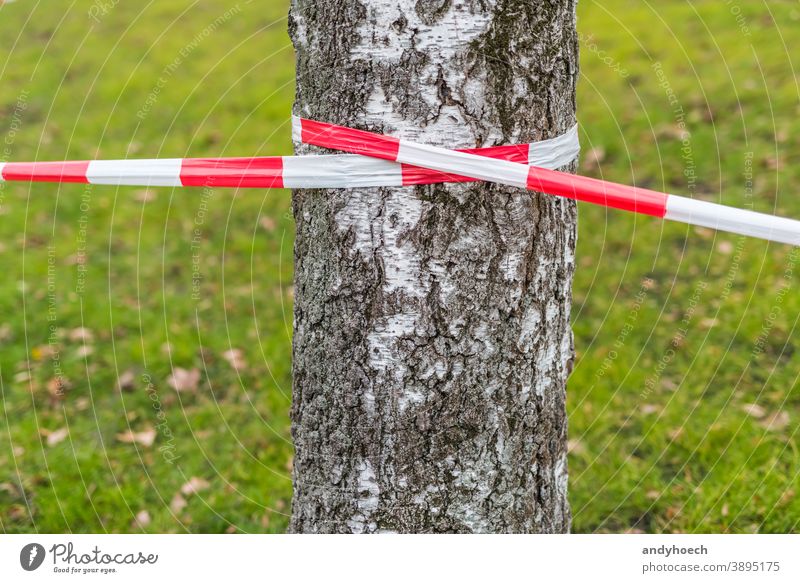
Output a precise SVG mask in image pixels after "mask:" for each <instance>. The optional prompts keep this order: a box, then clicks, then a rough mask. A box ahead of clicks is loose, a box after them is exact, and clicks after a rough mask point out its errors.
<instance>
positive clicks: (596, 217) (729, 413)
mask: <svg viewBox="0 0 800 583" xmlns="http://www.w3.org/2000/svg"><path fill="white" fill-rule="evenodd" d="M751 4H752V5H751ZM92 6H98V5H93V4H92V3H91V2H87V1H81V2H69V1H66V0H50V1H49V2H47V3H45V2H37V1H35V0H20V1H18V2H16V3H13V4H9V5H6V6H3V7H2V9H0V55H3V57H2V58H0V134H2V138H1V139H0V154H3V149H4V148H6V147H7V148H8V152H6V153H5V154H3V155H2V158H8V159H10V160H31V159H42V160H44V159H49V160H57V159H81V158H93V157H104V158H117V157H125V156H136V157H151V156H152V157H155V156H174V157H181V156H204V155H208V156H217V155H220V156H225V155H270V154H279V153H287V151H288V150H287V148H288V144H289V129H288V125H287V120H288V115H289V111H290V105H291V100H292V96H293V85H292V79H293V74H294V73H293V56H292V51H291V46H290V44H289V41H288V38H287V35H286V32H285V28H286V19H285V13H286V10H287V8H286V6H285V3H284V2H267V3H252V4H247V3H240V4H238V5H230V4H227V3H221V2H219V3H214V2H208V3H199V2H189V1H187V0H160V1H159V2H150V3H148V4H145V5H142V4H135V3H120V4H118V5H116V6H113V7H111V8H110V9H109V10H108V11H107V13H106V14H97V12H96V11H97V9H96V8H95V9H94V10H95V12H94V14H96V15H97V16H98V20H99V22H95V21H94V20H93V19H91V18H90V17H89V11H90V10H91V9H92ZM231 6H233V9H232V10H231ZM738 9H739V8H737V10H738ZM740 9H741V10H742V18H743V20H741V23H744V24H745V25H746V26H747V27H748V29H749V36H746V35H745V34H743V32H742V30H741V29H740V23H737V18H736V15H734V14H733V13H732V10H731V6H728V5H726V4H725V3H718V2H701V3H693V4H690V3H686V2H682V1H681V2H679V1H671V2H661V3H658V4H657V5H656V4H654V5H652V6H648V5H647V4H645V3H642V4H640V5H637V6H636V7H635V8H633V9H632V8H631V7H630V4H629V3H625V2H622V1H621V0H613V1H611V0H606V1H604V2H602V3H596V2H592V1H587V2H582V3H581V5H580V8H579V30H580V31H581V35H582V38H583V40H582V43H581V44H582V51H583V53H582V80H581V86H580V94H579V115H580V120H581V124H582V127H581V130H582V134H581V136H582V141H583V144H584V152H585V153H588V152H589V151H590V150H592V149H593V148H594V149H595V150H594V152H595V154H597V156H598V157H599V158H600V159H601V160H602V162H601V164H600V168H602V172H601V171H600V169H599V168H598V167H595V166H592V165H590V164H586V166H585V168H584V170H583V172H584V173H587V174H593V175H598V176H600V175H602V176H603V177H606V178H609V179H612V180H617V181H622V182H629V183H636V184H637V185H641V186H647V187H651V188H656V189H666V190H669V191H673V192H678V193H690V194H693V195H694V196H697V197H700V198H704V199H708V200H717V201H721V202H724V203H727V204H732V205H752V206H753V207H754V208H756V209H757V210H762V211H767V212H772V211H773V210H775V211H778V212H779V213H782V214H785V215H789V216H800V200H798V199H797V198H796V197H794V196H793V190H794V188H793V186H794V185H795V184H797V183H798V178H800V177H799V176H798V172H799V171H798V169H797V166H798V165H797V164H796V162H797V161H798V157H800V156H799V155H800V146H798V142H797V140H796V139H795V136H796V135H797V130H798V125H800V122H798V120H797V112H798V86H797V83H796V81H795V75H794V71H793V68H792V67H793V63H792V62H791V60H790V57H791V51H790V49H789V48H787V47H794V46H797V45H798V43H800V28H798V26H797V25H796V21H797V20H798V18H800V11H799V10H798V9H797V8H794V7H793V6H791V5H789V4H777V3H775V4H772V5H771V10H772V11H773V15H770V14H769V12H768V11H767V8H765V7H764V6H763V5H761V6H756V5H755V3H748V4H745V3H741V5H740ZM228 10H231V12H230V13H229V14H228V16H227V17H226V16H225V13H226V11H228ZM215 21H216V22H217V24H213V23H214V22H215ZM776 23H780V24H776ZM209 26H211V27H212V28H213V30H209V31H208V33H207V34H205V33H203V30H204V29H206V28H207V27H209ZM778 32H780V35H779V34H778ZM197 35H199V36H198V37H197V38H198V40H197V42H196V43H193V39H194V38H195V37H196V36H197ZM590 35H593V36H590ZM599 51H605V52H604V53H600V52H599ZM182 53H183V56H182ZM176 58H180V62H179V63H177V65H176V66H174V67H171V64H172V63H175V60H176ZM656 61H658V62H660V63H661V65H662V69H661V71H662V73H663V74H662V76H661V77H659V76H658V75H657V71H656V70H655V69H654V68H653V66H652V64H653V63H654V62H656ZM159 78H162V81H161V82H159V81H158V79H159ZM666 85H669V88H670V89H671V91H672V92H673V93H674V95H675V99H676V100H677V101H674V102H673V104H670V102H669V100H668V96H667V93H666V91H665V87H664V86H666ZM155 93H157V95H155V96H154V98H153V99H151V101H153V100H154V103H153V104H151V105H148V104H147V100H148V95H150V94H155ZM20 97H21V98H22V99H20ZM20 100H21V101H24V109H23V108H22V107H20V106H19V105H18V101H20ZM676 107H679V108H680V110H681V111H682V116H683V118H684V120H685V123H686V129H687V130H688V131H689V132H690V138H689V139H688V140H687V143H686V145H687V146H688V149H687V150H686V152H684V153H682V147H683V145H684V144H682V140H681V135H680V131H679V128H676V123H677V121H678V118H677V117H676ZM137 113H138V114H141V115H137ZM12 128H14V129H13V131H12ZM5 141H9V142H10V143H9V144H5V143H4V142H5ZM684 155H685V157H684ZM585 158H586V157H585ZM687 169H688V170H692V171H693V172H694V175H695V177H696V178H695V179H693V180H689V179H688V178H687V176H686V175H685V171H686V170H687ZM746 172H749V173H751V174H752V190H751V191H748V190H747V189H746V186H747V179H746V177H745V173H746ZM0 197H2V198H1V205H0V268H2V271H3V273H4V276H5V277H3V278H1V279H0V314H2V315H3V316H2V322H0V383H1V384H0V388H1V389H2V400H0V415H1V416H2V419H3V422H2V425H1V426H0V430H1V431H0V468H2V472H1V473H0V528H2V530H4V531H6V532H34V531H39V532H50V531H54V532H63V531H72V532H91V531H110V532H140V531H146V532H185V531H190V532H226V531H236V530H240V531H246V532H280V531H283V530H284V529H285V527H286V524H287V512H288V510H289V500H290V496H291V483H290V467H291V466H290V463H291V462H290V459H291V453H292V449H291V443H290V435H289V425H288V406H289V397H290V387H291V379H290V372H291V368H290V328H291V299H292V295H291V273H292V265H291V260H292V237H293V225H292V220H291V217H290V215H289V214H288V213H289V210H290V209H289V197H288V193H286V192H266V193H260V192H256V191H242V192H238V193H237V192H233V191H231V190H226V189H219V190H215V191H209V192H203V191H201V190H176V191H174V192H173V191H170V190H168V189H158V190H154V191H153V192H152V193H151V197H152V199H151V200H148V201H147V202H144V200H145V199H147V198H148V197H146V196H145V195H144V192H143V190H142V189H137V188H111V187H98V186H95V187H93V188H91V189H87V188H86V187H84V186H81V185H66V186H63V187H61V188H56V187H54V186H50V185H37V186H33V187H30V186H27V185H19V184H3V185H2V190H0ZM580 213H581V214H580V221H581V226H580V240H579V249H578V259H577V260H578V264H579V269H578V272H577V276H576V282H575V308H574V312H573V314H574V326H575V335H576V346H577V351H578V359H577V361H576V366H575V371H574V373H573V376H572V379H571V381H570V385H569V408H570V437H571V446H572V453H571V457H570V469H571V501H572V505H573V512H574V530H575V531H578V532H586V531H613V532H620V531H628V530H641V531H646V532H651V531H667V532H674V531H690V532H693V531H700V532H718V531H733V532H749V531H754V530H759V531H765V532H786V531H790V530H796V525H797V523H798V521H800V501H798V499H797V497H796V496H795V495H794V493H795V492H797V491H798V488H800V484H799V483H798V473H797V469H796V468H797V465H798V459H797V458H798V449H797V439H796V435H795V432H796V428H797V420H798V415H799V414H800V412H799V411H798V404H800V391H798V388H797V382H796V381H797V370H796V367H794V366H793V360H794V359H793V356H794V351H795V340H794V338H795V337H796V334H795V333H794V328H795V326H796V324H797V316H796V314H797V313H798V308H800V294H798V293H797V291H796V288H797V286H798V284H799V283H800V282H798V277H797V275H796V271H797V270H795V273H789V274H788V277H785V272H786V270H787V269H788V268H791V267H792V266H793V263H792V261H793V260H796V259H798V257H795V256H791V255H790V249H788V248H787V247H785V246H779V245H768V244H766V243H762V242H759V241H756V240H752V239H740V238H737V237H735V236H728V235H723V234H715V233H713V232H711V231H706V230H701V229H694V228H687V227H684V226H681V225H677V224H662V223H660V222H658V221H655V220H651V219H648V218H643V217H633V216H629V215H625V214H623V213H617V212H609V213H607V212H605V211H604V210H603V209H600V208H594V207H590V206H587V205H582V206H581V209H580ZM196 223H200V224H196ZM195 229H198V232H197V233H196V232H195ZM83 239H85V243H82V240H83ZM193 239H196V240H195V241H193ZM195 265H196V266H197V267H196V269H199V271H200V272H201V273H202V279H201V281H200V285H199V289H193V269H195V267H194V266H195ZM84 267H85V271H83V268H84ZM771 314H772V315H771ZM81 328H85V329H87V330H90V331H91V338H90V339H87V340H84V339H82V335H81V334H80V332H79V329H81ZM232 348H233V349H238V350H240V351H241V354H242V359H243V361H244V365H243V366H240V367H239V368H238V370H237V369H235V368H234V367H233V366H231V364H230V362H229V360H230V358H229V357H228V358H226V352H227V351H229V350H230V349H232ZM54 351H56V352H57V356H58V360H57V361H56V360H55V359H54V356H55V354H54ZM59 367H60V370H59ZM173 367H180V368H183V369H186V370H190V371H191V370H193V369H196V370H197V372H199V375H200V380H199V383H198V384H197V387H196V390H195V391H192V390H188V391H183V392H176V391H175V390H174V389H173V388H172V387H171V386H169V384H168V377H169V376H170V373H171V371H172V369H173ZM59 373H60V374H61V375H63V378H64V379H65V380H66V383H67V384H66V390H65V391H63V393H64V394H63V396H59V395H58V394H57V393H58V392H59V386H58V383H57V379H58V378H59ZM123 373H129V374H127V375H124V376H125V377H127V378H128V379H132V381H131V383H130V386H127V387H126V388H124V389H123V390H120V389H119V388H118V387H117V385H118V376H120V375H123ZM131 375H132V376H131ZM148 379H150V380H151V381H152V388H151V389H150V390H149V391H148V390H147V381H148ZM753 404H755V405H757V407H749V409H747V410H745V409H746V406H749V405H753ZM159 410H160V411H161V412H162V415H161V417H159V415H158V413H159ZM770 421H773V422H772V424H771V426H770ZM65 428H68V430H69V433H68V435H66V434H64V433H63V431H62V432H61V433H59V430H63V429H65ZM153 430H155V431H156V434H155V442H154V443H153V444H152V445H147V444H146V443H138V444H131V443H126V442H124V441H122V440H121V439H120V436H124V435H125V433H126V432H128V431H133V432H136V433H141V434H143V436H145V437H146V436H149V435H151V434H152V431H153ZM49 432H55V433H53V434H52V437H51V438H50V443H48V439H47V435H48V433H49ZM59 437H63V439H61V440H59ZM175 456H178V457H177V459H176V460H172V458H173V457H175ZM193 478H194V483H195V484H197V485H198V488H197V492H195V493H191V492H189V493H181V489H182V488H184V489H185V490H187V491H188V488H187V487H186V484H187V483H190V481H191V480H192V479H193ZM177 495H180V498H176V496H177ZM142 511H146V512H147V513H148V517H149V519H145V518H142V517H141V515H140V513H141V512H142ZM137 515H140V521H139V522H137V520H136V516H137Z"/></svg>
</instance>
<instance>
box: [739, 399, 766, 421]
mask: <svg viewBox="0 0 800 583" xmlns="http://www.w3.org/2000/svg"><path fill="white" fill-rule="evenodd" d="M742 411H744V412H745V413H747V414H748V415H750V417H755V418H756V419H761V418H762V417H764V415H766V414H767V412H766V411H764V407H762V406H761V405H756V404H755V403H747V404H746V405H742Z"/></svg>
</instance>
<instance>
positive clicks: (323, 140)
mask: <svg viewBox="0 0 800 583" xmlns="http://www.w3.org/2000/svg"><path fill="white" fill-rule="evenodd" d="M300 124H301V134H302V135H301V139H302V140H303V142H305V143H306V144H312V145H314V146H322V147H324V148H330V149H334V150H342V151H344V152H350V153H352V154H363V155H365V156H372V157H374V158H382V159H384V160H391V161H392V162H394V161H396V160H397V152H398V151H399V150H400V140H399V139H397V138H393V137H391V136H384V135H381V134H373V133H370V132H364V131H361V130H354V129H352V128H345V127H341V126H335V125H332V124H329V123H324V122H321V121H312V120H309V119H301V120H300Z"/></svg>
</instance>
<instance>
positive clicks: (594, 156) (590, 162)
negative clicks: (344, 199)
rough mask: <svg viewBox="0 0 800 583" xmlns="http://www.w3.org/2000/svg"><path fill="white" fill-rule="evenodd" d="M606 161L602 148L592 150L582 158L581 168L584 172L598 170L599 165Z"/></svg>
mask: <svg viewBox="0 0 800 583" xmlns="http://www.w3.org/2000/svg"><path fill="white" fill-rule="evenodd" d="M605 159H606V150H605V148H603V147H602V146H597V147H596V148H592V149H591V150H589V151H588V152H586V154H585V155H584V156H583V162H582V163H581V167H582V168H583V169H584V170H587V171H591V170H596V169H598V168H600V164H601V163H602V162H603V160H605Z"/></svg>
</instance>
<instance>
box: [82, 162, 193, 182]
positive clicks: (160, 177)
mask: <svg viewBox="0 0 800 583" xmlns="http://www.w3.org/2000/svg"><path fill="white" fill-rule="evenodd" d="M182 163H183V161H182V159H181V158H162V159H155V160H94V161H92V162H89V168H88V169H87V170H86V179H87V180H88V181H89V184H108V185H119V186H183V185H182V184H181V164H182Z"/></svg>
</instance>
